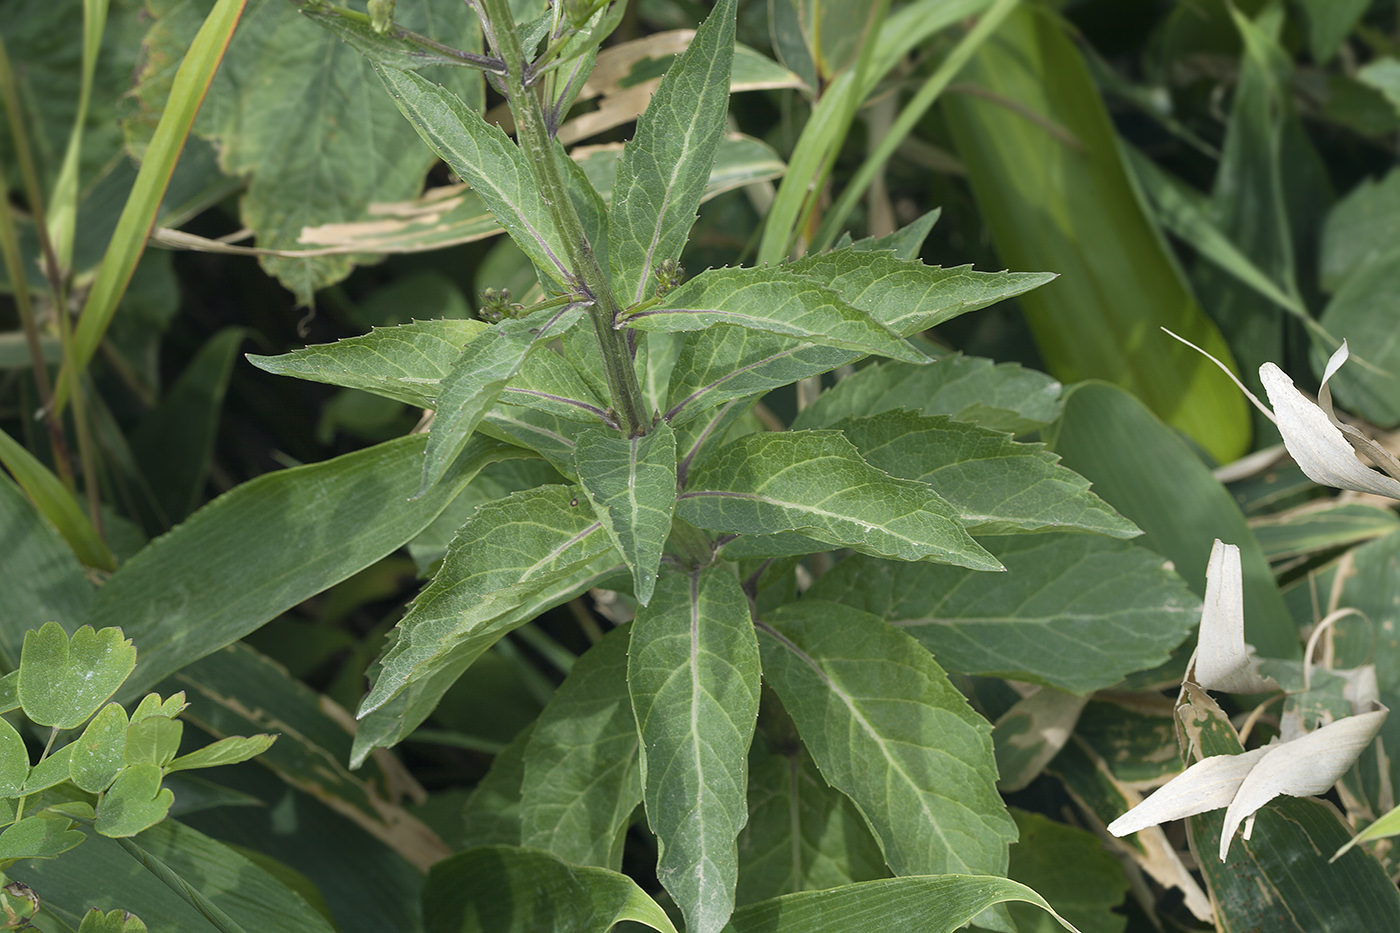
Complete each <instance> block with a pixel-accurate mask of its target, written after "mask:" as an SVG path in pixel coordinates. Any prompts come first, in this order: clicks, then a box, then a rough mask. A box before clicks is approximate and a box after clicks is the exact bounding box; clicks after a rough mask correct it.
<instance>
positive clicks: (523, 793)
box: [520, 628, 642, 871]
mask: <svg viewBox="0 0 1400 933" xmlns="http://www.w3.org/2000/svg"><path fill="white" fill-rule="evenodd" d="M630 638H631V635H630V630H629V629H626V628H618V629H614V630H613V631H611V632H609V633H608V634H607V636H606V637H605V638H604V639H603V640H602V641H601V642H599V643H598V644H597V645H595V646H593V647H592V648H590V649H589V650H588V651H586V652H585V653H584V654H583V655H581V656H580V657H579V659H578V661H577V663H575V664H574V666H573V668H572V669H571V670H570V671H569V676H568V677H566V678H565V679H564V682H563V683H562V684H560V686H559V689H558V690H557V691H555V693H554V698H553V699H551V700H550V701H549V705H548V706H546V707H545V708H544V712H542V713H541V714H540V717H539V719H537V720H536V721H535V726H534V731H533V732H532V734H531V736H530V741H529V744H528V745H527V746H526V747H525V759H524V777H523V779H522V780H521V784H520V824H521V825H520V842H521V843H522V844H523V845H527V846H532V847H534V848H539V849H547V850H548V851H550V852H552V853H554V855H556V856H557V857H559V858H561V859H563V860H564V861H566V862H571V863H573V864H575V865H596V866H598V867H601V868H610V869H612V870H614V871H617V870H618V869H619V867H620V866H621V863H622V849H621V846H620V842H621V840H622V833H623V832H625V831H626V829H627V826H628V823H629V822H630V820H631V816H632V811H633V810H635V809H636V808H637V805H638V804H639V803H641V802H642V783H641V772H640V764H639V762H638V758H637V723H636V720H635V719H634V718H633V716H632V700H631V697H630V695H629V694H628V691H627V646H628V643H629V640H630Z"/></svg>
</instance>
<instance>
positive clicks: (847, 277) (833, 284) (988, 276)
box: [779, 245, 1055, 362]
mask: <svg viewBox="0 0 1400 933" xmlns="http://www.w3.org/2000/svg"><path fill="white" fill-rule="evenodd" d="M779 268H780V269H781V270H782V271H784V272H789V273H793V274H796V275H800V276H803V277H804V278H808V279H811V280H813V281H815V282H820V283H821V284H822V285H823V286H825V287H826V288H829V289H831V290H832V291H834V292H836V294H838V295H840V296H841V298H842V299H843V300H845V301H846V302H847V303H849V304H851V305H854V306H855V307H857V308H860V309H861V310H862V311H864V312H866V313H867V314H869V315H870V316H871V317H872V318H874V319H875V320H876V321H878V322H879V323H881V324H883V325H884V326H885V327H887V328H889V329H890V330H892V331H894V332H895V333H896V334H899V335H901V336H904V337H908V336H911V335H913V334H917V333H919V332H920V331H925V330H928V329H929V328H930V327H933V326H934V325H937V324H942V323H943V322H944V321H950V320H952V319H953V318H955V317H958V316H959V315H962V314H966V313H968V312H969V311H977V310H979V309H981V308H985V307H987V306H988V305H993V304H996V303H997V302H998V301H1004V300H1005V299H1007V298H1014V297H1016V296H1017V295H1021V294H1024V293H1025V292H1028V291H1030V290H1031V289H1034V288H1039V287H1040V286H1041V285H1044V284H1045V283H1047V282H1050V281H1052V280H1053V279H1054V278H1055V274H1054V273H1052V272H974V271H972V267H971V266H957V267H955V268H952V269H944V268H943V267H941V266H926V265H924V264H923V263H922V262H919V261H918V260H917V259H913V260H905V259H900V258H898V257H897V256H896V255H895V254H894V253H893V252H886V251H885V250H879V251H871V250H865V249H859V248H857V247H856V246H854V245H853V246H850V247H847V248H846V249H838V250H834V251H832V252H829V253H819V254H817V255H814V256H806V257H804V258H802V259H798V260H797V261H795V262H792V263H789V264H787V265H784V266H780V267H779ZM906 359H907V358H906ZM913 362H919V361H918V360H915V361H913Z"/></svg>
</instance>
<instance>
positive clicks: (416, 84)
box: [375, 66, 703, 283]
mask: <svg viewBox="0 0 1400 933" xmlns="http://www.w3.org/2000/svg"><path fill="white" fill-rule="evenodd" d="M375 70H376V71H377V72H378V73H379V77H380V79H381V80H382V81H383V82H384V86H385V87H387V88H388V89H389V94H390V95H391V96H392V97H393V98H394V103H395V104H397V105H398V108H399V110H400V111H401V112H402V113H403V115H404V116H405V117H407V118H408V120H409V122H410V123H412V124H413V127H414V129H416V130H417V131H418V135H419V136H421V137H422V138H423V141H424V142H425V143H427V144H428V146H429V147H430V148H432V150H433V151H434V152H436V153H437V154H438V155H439V156H441V157H442V160H443V161H444V162H446V163H447V165H448V167H449V168H451V169H452V171H453V172H455V173H456V174H457V177H459V178H461V179H462V180H464V181H466V182H467V183H468V184H469V185H471V186H472V190H473V191H475V192H476V193H477V194H478V195H479V196H480V197H481V199H482V200H483V201H485V202H486V206H487V207H488V208H490V210H491V213H492V214H494V215H495V217H496V221H497V222H498V223H500V225H501V226H502V227H504V228H505V229H506V232H507V233H508V234H510V238H511V239H512V240H514V241H515V243H516V245H517V246H519V247H520V248H521V249H522V250H524V252H525V254H526V255H527V256H529V257H530V259H531V261H533V262H534V264H535V266H536V268H538V269H539V270H540V272H541V273H542V274H543V275H544V276H546V277H547V279H548V280H552V281H553V282H556V283H562V282H566V281H568V279H569V268H568V266H567V265H566V264H565V262H566V259H567V257H568V251H567V250H566V249H565V248H564V243H563V241H562V240H561V239H560V238H559V234H558V232H557V231H555V229H554V221H553V218H552V216H551V214H550V213H549V209H548V208H547V207H546V206H545V201H544V197H543V196H542V195H541V193H540V190H539V187H538V186H537V185H536V184H535V177H534V175H533V174H531V171H530V167H529V165H528V164H527V163H526V160H525V155H524V153H522V152H521V151H520V148H519V147H518V146H516V145H515V144H514V143H513V142H511V141H510V138H509V137H508V136H506V134H505V132H504V131H503V130H502V129H501V128H500V127H499V126H496V125H494V124H491V123H487V122H486V121H485V120H484V119H483V118H482V116H481V114H479V113H477V112H476V111H475V110H474V109H472V108H471V107H468V106H467V105H466V104H464V103H462V100H461V98H459V97H458V96H457V95H456V94H453V93H452V92H451V91H449V90H447V89H446V88H444V87H441V86H440V85H438V84H435V83H434V82H432V81H429V80H428V79H426V78H423V77H421V76H419V75H417V74H415V73H414V72H411V71H397V70H395V69H392V68H384V67H381V66H375ZM702 184H703V182H702Z"/></svg>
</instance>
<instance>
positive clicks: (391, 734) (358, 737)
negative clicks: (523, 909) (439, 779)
mask: <svg viewBox="0 0 1400 933" xmlns="http://www.w3.org/2000/svg"><path fill="white" fill-rule="evenodd" d="M599 537H600V538H602V535H601V532H600V533H599ZM604 543H606V542H604ZM626 576H627V567H626V565H624V564H623V563H622V562H621V560H620V559H619V558H618V555H617V553H616V552H615V551H613V550H612V549H611V547H608V548H605V549H604V552H603V554H602V555H601V556H600V557H598V558H596V559H595V560H593V561H592V562H591V563H588V564H585V565H584V566H582V567H580V568H578V569H576V570H574V571H572V572H571V573H568V574H566V575H565V576H564V577H563V578H562V579H559V580H557V581H555V582H554V583H551V584H549V585H547V586H545V587H543V588H541V589H540V590H539V591H538V592H534V593H533V594H532V595H531V596H529V597H528V598H526V599H525V600H524V601H522V602H520V603H519V605H517V606H516V607H515V608H514V609H512V610H510V611H509V612H506V613H504V614H503V615H499V616H497V617H496V618H494V619H492V620H491V621H490V622H489V623H487V624H484V625H481V626H479V627H478V628H477V629H476V631H475V633H474V634H470V635H468V636H467V637H466V638H464V639H463V640H462V641H460V642H457V643H456V644H455V645H454V646H453V647H452V648H450V649H448V650H447V651H446V652H445V653H443V654H442V655H440V656H439V657H438V658H436V659H435V660H433V661H432V662H431V663H429V664H428V666H427V668H426V669H425V671H424V673H423V676H421V677H420V678H418V679H417V680H414V681H412V682H410V683H409V685H408V687H407V688H406V689H404V690H403V691H402V692H400V693H399V694H398V695H397V696H396V697H394V698H393V699H392V700H390V701H388V702H387V703H385V704H384V705H383V706H381V707H379V708H378V709H376V710H374V711H373V712H371V713H370V714H369V715H367V716H364V717H362V718H361V719H360V724H359V727H358V728H357V729H356V730H355V744H354V748H353V749H352V751H351V755H350V764H351V767H355V768H358V767H360V765H361V764H362V763H363V762H364V760H365V758H366V756H368V755H369V753H370V752H372V751H373V750H374V749H376V748H388V747H389V746H392V745H395V744H397V743H398V742H400V741H402V740H403V739H404V737H405V736H407V735H408V734H409V733H410V732H412V731H413V730H414V729H415V728H417V727H418V725H419V723H421V722H423V720H425V719H427V718H428V716H429V715H430V714H431V713H432V712H433V710H434V708H436V707H437V705H438V701H440V700H441V699H442V697H443V695H444V694H446V693H447V691H448V689H449V688H451V686H452V685H453V683H455V682H456V680H457V678H458V677H460V676H461V675H462V672H463V671H465V670H466V669H467V668H468V667H470V666H471V664H472V662H473V661H475V660H476V659H477V658H478V657H480V656H481V654H482V652H484V651H486V650H487V649H488V648H490V647H491V646H492V645H493V644H495V643H496V642H497V641H498V640H499V639H500V638H501V637H502V636H504V635H505V634H506V633H508V632H510V631H513V630H514V629H517V628H519V627H520V626H522V625H524V624H525V623H526V622H528V621H530V620H531V619H533V618H535V617H536V616H538V615H539V614H540V613H542V612H544V611H545V610H546V609H550V608H553V607H554V606H558V605H560V604H561V603H565V602H568V601H569V600H570V599H573V598H574V597H576V596H579V595H580V594H582V593H586V592H587V591H588V590H590V589H592V588H593V587H595V586H601V587H614V588H615V587H618V586H623V585H625V582H624V581H625V579H626ZM492 841H501V840H492ZM511 842H512V844H514V842H515V841H514V840H512V841H511Z"/></svg>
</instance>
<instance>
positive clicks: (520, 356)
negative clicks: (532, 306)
mask: <svg viewBox="0 0 1400 933" xmlns="http://www.w3.org/2000/svg"><path fill="white" fill-rule="evenodd" d="M583 313H584V306H583V304H581V303H575V304H569V305H565V306H564V307H562V308H545V309H542V310H540V311H536V312H534V313H532V314H527V315H525V316H524V317H519V318H512V319H510V320H507V321H502V322H501V323H499V324H497V325H495V326H494V327H492V328H491V329H490V330H489V331H486V332H485V333H483V334H481V335H480V336H479V337H477V338H476V339H475V340H473V341H471V342H470V343H468V344H467V345H466V347H465V348H464V349H463V350H462V355H461V356H459V357H458V358H457V361H456V362H455V363H453V364H452V372H450V373H449V374H448V375H446V376H444V377H443V379H442V382H441V384H440V385H439V386H438V391H437V397H436V400H435V402H434V404H435V406H436V408H437V418H435V419H434V421H433V427H432V430H431V431H430V432H429V434H428V447H427V451H426V453H425V454H424V458H423V481H422V484H421V485H420V487H419V489H418V493H417V495H415V497H414V498H415V499H416V498H421V497H423V496H425V495H427V494H428V492H429V490H431V489H432V488H433V486H434V485H436V484H437V483H438V481H440V480H441V479H442V478H443V477H444V476H445V475H447V472H448V470H449V469H451V468H452V465H453V463H454V462H455V461H456V460H457V457H458V455H459V454H460V453H461V452H462V451H463V450H464V449H465V448H466V446H467V444H468V443H470V442H471V435H472V432H473V431H475V430H476V426H477V425H478V424H479V423H480V422H481V419H482V417H483V416H484V415H485V414H486V411H487V409H489V408H490V407H491V406H492V405H493V404H495V402H496V399H497V398H499V397H500V395H501V391H502V390H503V389H504V388H505V386H506V382H507V380H509V379H510V377H512V376H514V375H515V374H516V373H517V372H519V371H520V368H521V366H522V365H523V364H524V362H525V357H526V356H527V355H528V354H529V353H530V351H531V350H533V349H534V348H535V347H537V346H539V345H540V344H542V343H546V342H548V341H550V340H553V339H554V338H555V337H558V336H559V335H560V334H561V333H563V332H564V331H566V330H568V329H569V328H570V327H572V326H574V325H575V324H577V323H578V321H579V318H581V317H582V316H583Z"/></svg>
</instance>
